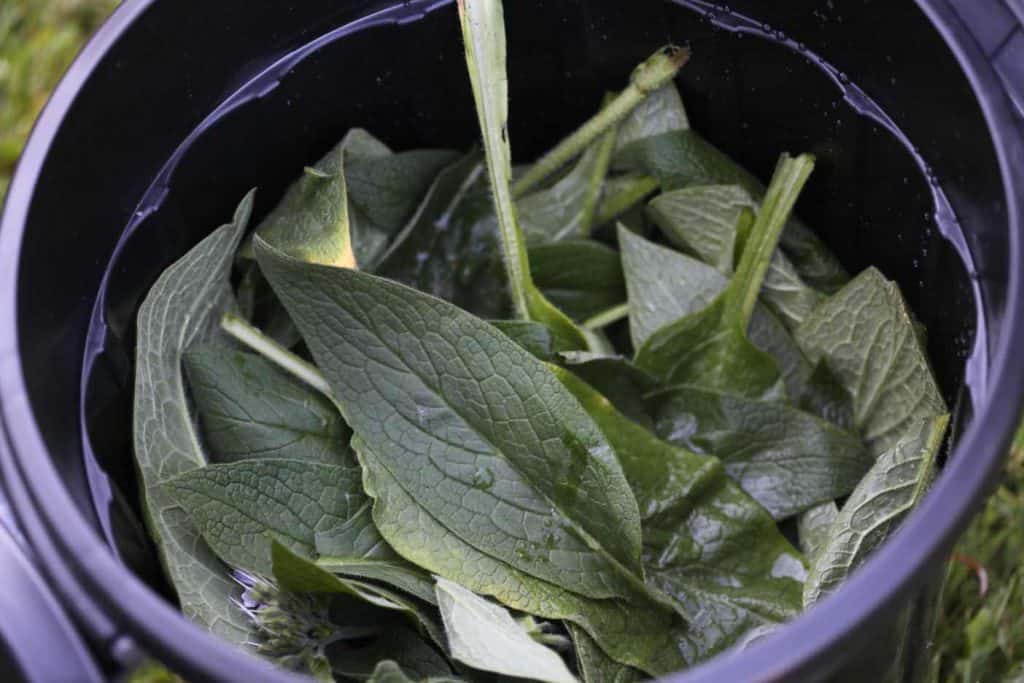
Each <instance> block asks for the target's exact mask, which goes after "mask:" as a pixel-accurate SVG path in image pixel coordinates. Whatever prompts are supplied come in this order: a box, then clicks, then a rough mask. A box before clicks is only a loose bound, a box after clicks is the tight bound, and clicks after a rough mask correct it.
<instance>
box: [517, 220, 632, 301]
mask: <svg viewBox="0 0 1024 683" xmlns="http://www.w3.org/2000/svg"><path fill="white" fill-rule="evenodd" d="M528 253H529V258H530V268H531V270H532V272H533V281H534V283H535V284H536V285H537V286H538V287H540V291H541V292H543V293H544V295H545V296H546V297H547V298H548V300H549V301H551V303H553V304H555V305H556V306H558V307H559V308H560V309H561V310H563V311H565V313H566V314H568V315H569V317H571V318H573V319H574V320H586V319H587V318H590V317H591V316H594V315H597V314H598V313H601V312H602V311H604V310H606V309H609V308H612V307H613V306H616V305H618V304H621V303H623V302H624V301H625V300H626V284H625V280H624V279H623V275H622V261H621V260H620V259H619V254H618V253H617V252H616V251H615V250H614V249H610V248H609V247H606V246H604V245H603V244H601V243H599V242H594V241H593V240H566V241H562V242H555V243H552V244H542V245H538V246H534V247H530V249H529V250H528Z"/></svg>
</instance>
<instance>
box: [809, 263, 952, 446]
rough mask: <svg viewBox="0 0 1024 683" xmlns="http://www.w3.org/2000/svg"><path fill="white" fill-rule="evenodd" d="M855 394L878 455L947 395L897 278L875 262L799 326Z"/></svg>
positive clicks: (857, 416)
mask: <svg viewBox="0 0 1024 683" xmlns="http://www.w3.org/2000/svg"><path fill="white" fill-rule="evenodd" d="M795 336H796V340H797V343H799V344H800V346H801V348H803V349H804V351H805V352H806V353H807V355H808V356H809V357H811V358H812V359H815V360H818V359H823V360H824V361H825V362H826V363H827V364H828V367H829V369H830V370H831V371H832V372H833V373H835V376H836V377H837V378H838V379H839V382H840V383H841V384H842V385H843V386H844V387H846V389H847V390H848V391H849V392H850V394H851V395H852V396H853V406H854V422H855V423H856V425H857V428H858V429H860V431H861V434H862V435H863V437H864V440H865V441H866V442H867V444H868V448H869V449H870V450H871V452H872V453H874V454H876V455H877V454H879V453H882V452H883V451H886V450H888V449H890V448H892V447H893V446H894V445H895V444H896V443H897V442H898V441H899V440H900V439H902V438H903V437H904V436H906V435H907V433H908V430H910V429H911V428H914V427H915V426H916V425H917V424H918V423H919V422H920V421H921V420H926V419H929V418H934V417H936V416H938V415H944V414H945V413H946V412H947V409H946V404H945V401H944V400H943V399H942V394H941V393H940V392H939V388H938V385H937V384H936V383H935V379H934V378H933V377H932V372H931V368H930V367H929V365H928V359H927V357H926V356H925V353H924V350H923V349H922V348H921V345H920V342H919V341H918V337H917V334H916V333H915V329H914V324H913V322H912V320H911V317H910V312H909V310H908V309H907V305H906V302H905V301H904V300H903V296H902V295H901V294H900V291H899V288H898V287H897V286H896V284H895V283H893V282H890V281H889V280H886V279H885V277H884V276H882V274H881V273H879V272H878V271H877V270H876V269H874V268H868V269H867V270H865V271H864V272H862V273H861V274H860V275H858V276H857V277H856V278H854V279H853V280H852V281H851V282H850V283H849V284H848V285H847V286H846V287H844V288H843V289H842V290H841V291H840V292H839V293H838V294H836V295H835V296H833V297H832V298H830V299H828V300H827V301H826V302H825V303H823V304H822V305H821V306H820V307H819V308H818V309H817V310H816V311H815V312H814V314H813V315H811V317H810V318H808V319H807V320H806V321H805V322H804V324H803V325H801V326H800V328H799V329H797V331H796V335H795Z"/></svg>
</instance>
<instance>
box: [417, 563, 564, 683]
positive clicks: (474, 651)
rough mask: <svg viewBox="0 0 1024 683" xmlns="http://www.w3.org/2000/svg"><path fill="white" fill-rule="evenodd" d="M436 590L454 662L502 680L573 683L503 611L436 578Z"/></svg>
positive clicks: (558, 663)
mask: <svg viewBox="0 0 1024 683" xmlns="http://www.w3.org/2000/svg"><path fill="white" fill-rule="evenodd" d="M436 591H437V603H438V606H439V607H440V610H441V618H442V620H443V621H444V630H445V633H446V634H447V636H448V648H449V651H450V652H451V656H452V658H453V659H456V660H458V661H460V662H462V663H463V664H465V665H467V666H469V667H472V668H474V669H478V670H480V671H491V672H494V673H497V674H501V675H503V676H512V677H514V678H526V679H530V680H535V681H545V682H546V683H575V681H576V677H575V676H573V675H572V674H571V673H570V672H569V668H568V667H567V666H566V665H565V662H564V661H562V658H561V657H559V656H558V654H557V653H555V652H554V650H550V649H548V648H546V647H544V646H543V645H541V644H540V643H538V642H537V641H536V640H534V639H533V638H531V637H530V634H529V633H527V632H526V631H525V630H524V629H523V627H522V626H520V625H519V624H518V623H517V622H516V620H515V619H513V618H512V615H511V614H509V611H508V610H507V609H505V608H504V607H501V606H500V605H496V604H494V603H493V602H490V601H488V600H485V599H484V598H481V597H480V596H478V595H476V594H475V593H473V592H472V591H470V590H468V589H466V588H464V587H463V586H460V585H459V584H457V583H455V582H454V581H449V580H447V579H444V578H441V577H438V579H437V586H436Z"/></svg>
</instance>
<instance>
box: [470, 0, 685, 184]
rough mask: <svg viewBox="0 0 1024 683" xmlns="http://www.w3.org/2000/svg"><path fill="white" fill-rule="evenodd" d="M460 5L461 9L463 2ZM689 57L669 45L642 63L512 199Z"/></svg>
mask: <svg viewBox="0 0 1024 683" xmlns="http://www.w3.org/2000/svg"><path fill="white" fill-rule="evenodd" d="M459 4H460V7H461V6H462V2H460V3H459ZM503 47H504V46H503ZM689 58H690V51H689V50H688V49H686V48H685V47H676V46H675V45H666V46H665V47H663V48H661V49H659V50H658V51H657V52H655V53H654V54H653V55H651V56H650V57H648V58H647V59H646V60H644V61H643V62H641V63H640V65H639V66H637V67H636V68H635V69H634V70H633V73H632V75H630V77H629V85H628V86H627V87H626V89H625V90H623V91H622V92H621V93H619V95H618V96H617V97H616V98H615V99H614V100H612V101H611V102H610V103H609V104H608V106H607V107H605V108H604V109H602V110H601V111H599V112H598V113H597V114H595V115H594V116H593V117H592V118H591V119H590V120H588V121H587V122H586V123H584V124H583V125H582V126H580V127H579V128H577V129H576V131H575V132H574V133H572V134H571V135H570V136H569V137H567V138H565V139H564V140H562V141H561V142H560V143H558V145H556V146H555V148H554V149H552V150H551V151H550V152H548V153H547V154H545V155H544V156H543V157H541V158H540V160H538V161H537V162H536V163H535V164H534V165H533V166H531V167H530V169H529V170H528V171H527V172H526V173H524V174H523V176H522V177H521V178H519V180H517V181H516V183H515V184H514V185H513V186H512V196H513V197H515V198H519V197H522V196H523V195H525V194H526V193H527V192H529V191H530V190H531V189H533V188H534V187H536V186H537V184H539V183H540V182H541V181H543V180H544V179H545V178H547V177H548V176H549V175H551V174H552V173H554V172H555V171H557V170H558V169H559V168H561V167H562V166H563V165H564V164H565V163H566V162H568V161H569V160H570V159H572V158H573V157H575V156H578V155H579V154H580V153H582V152H583V150H584V149H586V148H587V146H588V145H590V143H591V142H593V141H594V140H596V139H597V138H598V137H600V136H601V135H602V134H603V133H604V132H605V131H607V130H608V129H609V128H612V127H614V126H615V125H616V124H617V123H618V122H619V121H621V120H622V119H624V118H626V116H628V115H629V113H630V112H632V111H633V110H634V109H636V108H637V107H638V106H639V105H640V103H641V102H643V101H644V99H645V98H646V97H647V96H648V95H649V94H651V93H652V92H654V91H655V90H657V89H659V88H660V87H661V86H663V85H665V84H666V83H668V82H669V81H671V80H672V79H673V78H675V76H676V74H677V73H679V69H681V68H682V67H683V65H684V64H686V62H687V60H688V59H689Z"/></svg>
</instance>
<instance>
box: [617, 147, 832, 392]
mask: <svg viewBox="0 0 1024 683" xmlns="http://www.w3.org/2000/svg"><path fill="white" fill-rule="evenodd" d="M813 166H814V161H813V159H812V158H811V157H808V156H806V155H802V156H800V157H797V158H795V159H794V158H790V157H789V156H787V155H785V154H784V155H782V157H781V158H780V160H779V164H778V167H777V168H776V171H775V175H774V176H773V177H772V183H771V186H770V187H769V188H768V191H767V193H766V194H765V199H764V203H763V205H762V207H761V210H760V211H759V212H758V215H757V218H756V219H755V220H754V224H753V227H752V228H751V233H750V238H749V242H748V244H747V245H746V247H745V248H744V251H743V255H742V257H741V259H740V261H739V263H738V264H737V266H736V269H735V271H734V273H733V275H732V277H731V278H730V279H729V283H728V285H727V286H726V287H725V289H724V290H723V291H722V292H721V294H719V295H718V296H716V297H715V298H714V299H713V300H712V301H711V303H710V304H708V305H707V306H706V307H704V308H701V309H700V310H698V311H697V312H695V313H689V312H687V313H684V315H683V316H682V317H680V318H678V319H676V320H675V321H673V322H668V323H666V324H664V325H663V326H662V327H660V328H658V329H657V330H656V331H654V332H653V333H651V334H650V335H649V336H648V337H647V339H646V340H644V341H643V343H642V344H638V345H637V346H639V348H638V350H637V353H636V359H635V362H636V364H637V365H638V366H639V367H640V368H642V369H644V370H647V371H648V372H651V373H652V374H654V375H656V376H657V377H659V378H660V379H662V380H663V381H665V382H666V383H677V382H678V383H685V384H695V385H700V386H705V387H708V388H711V389H718V390H722V391H728V392H732V393H737V394H744V395H748V396H770V395H775V394H777V393H778V390H777V388H776V385H777V380H778V377H779V370H778V367H777V366H776V363H775V361H774V359H773V358H772V357H771V356H770V355H768V354H767V353H765V352H763V351H761V350H760V349H758V348H757V347H756V346H754V344H753V343H751V341H750V340H748V338H747V334H746V332H747V327H748V325H749V323H750V320H751V316H752V315H753V313H754V311H755V310H756V305H757V297H758V293H759V292H760V289H761V283H762V282H763V279H764V274H765V272H766V271H767V269H768V264H769V262H770V260H771V256H772V254H773V253H774V251H775V243H776V241H777V239H778V236H779V233H780V232H781V231H782V228H783V225H784V224H785V221H786V218H787V217H788V216H789V213H790V211H791V210H792V208H793V205H794V204H795V203H796V199H797V196H798V195H799V193H800V190H801V188H802V187H803V184H804V183H805V182H806V180H807V178H808V176H809V175H810V172H811V169H812V168H813ZM741 216H742V215H741ZM619 233H620V234H619V238H620V244H623V250H624V251H625V250H626V249H627V246H626V243H627V242H628V241H629V240H630V238H631V237H632V236H631V235H630V234H629V233H628V231H626V230H621V229H620V231H619ZM633 243H634V244H635V243H636V238H635V237H633ZM624 264H625V265H626V271H627V276H626V277H627V283H628V282H629V281H630V271H631V268H630V267H629V263H627V262H626V261H625V260H624ZM636 267H637V268H640V267H641V264H640V263H639V262H637V263H636ZM629 289H630V294H631V295H632V294H633V288H631V287H630V288H629ZM652 300H657V298H654V297H652V298H651V299H646V300H637V301H636V303H635V304H633V302H632V300H631V306H632V308H633V310H635V311H638V312H639V311H642V310H647V311H650V310H652V309H653V310H656V306H655V305H654V304H653V303H652Z"/></svg>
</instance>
